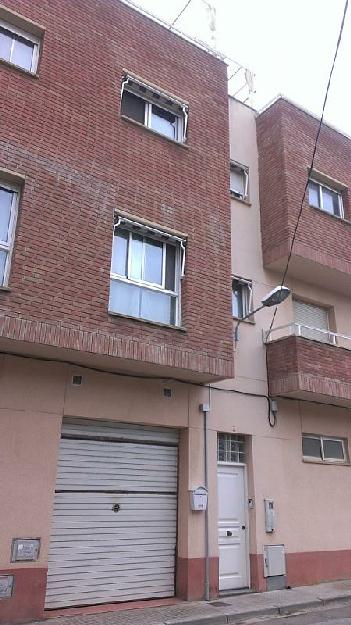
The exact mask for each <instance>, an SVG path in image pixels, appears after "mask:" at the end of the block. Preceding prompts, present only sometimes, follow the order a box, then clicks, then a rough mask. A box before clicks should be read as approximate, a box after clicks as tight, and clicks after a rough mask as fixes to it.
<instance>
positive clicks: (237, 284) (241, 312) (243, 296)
mask: <svg viewBox="0 0 351 625" xmlns="http://www.w3.org/2000/svg"><path fill="white" fill-rule="evenodd" d="M251 310H252V282H251V281H250V280H245V279H244V278H233V281H232V314H233V317H237V318H238V319H243V318H244V317H246V315H248V314H249V313H250V311H251Z"/></svg>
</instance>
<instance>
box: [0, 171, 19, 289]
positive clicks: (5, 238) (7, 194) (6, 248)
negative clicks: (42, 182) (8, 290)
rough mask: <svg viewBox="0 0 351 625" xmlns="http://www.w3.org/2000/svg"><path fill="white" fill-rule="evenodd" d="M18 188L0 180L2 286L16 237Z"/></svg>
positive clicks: (5, 279) (6, 275) (0, 279)
mask: <svg viewBox="0 0 351 625" xmlns="http://www.w3.org/2000/svg"><path fill="white" fill-rule="evenodd" d="M18 195H19V193H18V189H15V188H14V187H12V186H8V185H7V184H3V183H2V182H0V286H6V285H7V283H8V278H9V273H10V262H11V254H12V249H13V243H14V238H15V228H16V219H17V205H18Z"/></svg>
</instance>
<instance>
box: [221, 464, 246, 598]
mask: <svg viewBox="0 0 351 625" xmlns="http://www.w3.org/2000/svg"><path fill="white" fill-rule="evenodd" d="M245 516H246V515H245V472H244V467H242V466H235V465H230V464H227V465H225V464H219V465H218V534H219V590H234V589H237V588H245V587H247V586H248V585H249V580H248V565H247V530H246V520H245Z"/></svg>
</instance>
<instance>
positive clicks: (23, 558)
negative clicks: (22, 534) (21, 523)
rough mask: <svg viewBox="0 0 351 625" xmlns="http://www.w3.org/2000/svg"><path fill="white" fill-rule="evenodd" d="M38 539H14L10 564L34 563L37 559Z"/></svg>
mask: <svg viewBox="0 0 351 625" xmlns="http://www.w3.org/2000/svg"><path fill="white" fill-rule="evenodd" d="M39 549H40V538H14V539H13V541H12V551H11V562H34V561H35V560H37V559H38V557H39Z"/></svg>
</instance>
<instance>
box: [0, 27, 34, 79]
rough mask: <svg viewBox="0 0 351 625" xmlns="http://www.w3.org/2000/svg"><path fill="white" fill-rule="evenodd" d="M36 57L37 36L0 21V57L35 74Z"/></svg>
mask: <svg viewBox="0 0 351 625" xmlns="http://www.w3.org/2000/svg"><path fill="white" fill-rule="evenodd" d="M38 57H39V39H38V37H35V36H34V35H32V34H31V33H27V32H25V31H23V30H20V29H19V28H17V27H15V26H12V25H11V24H8V23H6V22H3V21H0V59H3V60H4V61H7V62H8V63H11V64H12V65H16V67H20V68H21V69H24V70H26V71H27V72H31V73H32V74H35V73H36V71H37V67H38Z"/></svg>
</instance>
